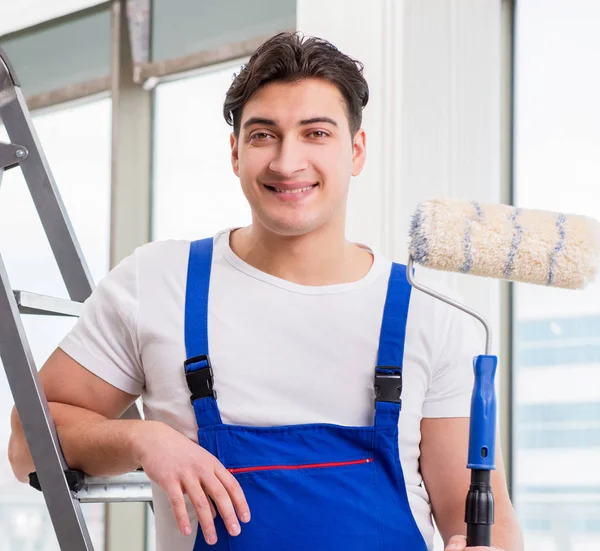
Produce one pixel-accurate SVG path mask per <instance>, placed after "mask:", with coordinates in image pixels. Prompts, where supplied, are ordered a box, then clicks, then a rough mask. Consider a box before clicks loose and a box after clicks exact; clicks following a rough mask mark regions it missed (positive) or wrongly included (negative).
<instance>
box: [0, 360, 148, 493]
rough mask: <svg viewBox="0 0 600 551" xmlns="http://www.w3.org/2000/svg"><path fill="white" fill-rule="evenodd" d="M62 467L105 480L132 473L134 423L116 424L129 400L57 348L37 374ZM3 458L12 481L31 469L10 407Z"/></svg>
mask: <svg viewBox="0 0 600 551" xmlns="http://www.w3.org/2000/svg"><path fill="white" fill-rule="evenodd" d="M40 380H41V383H42V386H43V387H44V392H45V393H46V398H47V399H48V402H49V407H50V413H51V414H52V418H53V420H54V423H55V425H56V429H57V433H58V436H59V439H60V442H61V447H62V450H63V453H64V454H65V459H66V461H67V464H68V465H69V466H70V467H71V468H73V469H79V470H82V471H84V472H86V473H88V474H91V475H98V476H110V475H114V474H118V473H123V472H128V471H132V470H135V469H136V468H137V467H138V466H139V465H135V461H134V460H133V450H132V446H131V435H132V434H133V432H134V431H132V430H131V429H132V427H133V426H134V425H135V424H139V423H140V421H116V419H118V418H119V417H120V416H121V414H122V413H123V412H124V411H125V410H126V409H127V408H128V407H129V406H130V405H131V404H132V403H133V402H134V401H135V398H136V397H135V396H132V395H130V394H127V393H125V392H123V391H121V390H119V389H117V388H115V387H113V386H111V385H109V384H108V383H106V382H105V381H103V380H102V379H99V378H98V377H96V376H95V375H93V374H92V373H91V372H89V371H88V370H87V369H84V368H83V367H82V366H80V365H79V364H78V363H77V362H76V361H75V360H73V359H72V358H70V357H69V356H68V355H67V354H65V353H64V352H63V351H62V350H60V349H57V350H56V351H55V352H54V353H53V354H52V355H51V356H50V358H48V361H47V362H46V363H45V364H44V366H43V367H42V369H41V370H40ZM11 429H12V434H11V437H10V441H9V447H8V455H9V461H10V464H11V467H12V469H13V472H14V474H15V476H16V477H17V479H18V480H20V481H21V482H27V480H28V477H27V475H28V474H29V473H30V472H32V471H34V470H35V467H34V465H33V460H32V458H31V454H30V453H29V448H28V446H27V442H26V440H25V434H24V433H23V428H22V426H21V422H20V420H19V416H18V413H17V410H16V408H13V411H12V413H11Z"/></svg>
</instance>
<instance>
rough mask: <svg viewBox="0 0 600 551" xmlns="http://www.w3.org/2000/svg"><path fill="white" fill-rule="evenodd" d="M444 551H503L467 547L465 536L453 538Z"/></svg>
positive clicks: (497, 548)
mask: <svg viewBox="0 0 600 551" xmlns="http://www.w3.org/2000/svg"><path fill="white" fill-rule="evenodd" d="M444 551H503V549H500V548H499V547H479V546H478V547H467V538H466V537H465V536H452V537H451V538H450V541H448V545H446V548H445V550H444Z"/></svg>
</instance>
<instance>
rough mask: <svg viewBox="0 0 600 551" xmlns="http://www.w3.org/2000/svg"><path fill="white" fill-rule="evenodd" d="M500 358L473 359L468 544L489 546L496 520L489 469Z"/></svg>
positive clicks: (466, 510) (467, 504) (481, 357)
mask: <svg viewBox="0 0 600 551" xmlns="http://www.w3.org/2000/svg"><path fill="white" fill-rule="evenodd" d="M497 365H498V358H496V356H478V357H477V358H475V360H474V371H475V386H474V388H473V396H472V399H471V424H470V432H469V460H468V461H469V462H468V464H467V467H468V468H469V469H471V486H470V488H469V493H468V494H467V503H466V507H465V522H466V523H467V545H468V546H469V547H476V546H483V547H489V546H490V545H491V539H492V525H493V524H494V495H493V493H492V485H491V476H490V474H491V473H490V471H492V470H493V469H495V468H496V466H495V464H494V457H495V455H496V453H495V452H496V392H495V389H494V376H495V374H496V366H497Z"/></svg>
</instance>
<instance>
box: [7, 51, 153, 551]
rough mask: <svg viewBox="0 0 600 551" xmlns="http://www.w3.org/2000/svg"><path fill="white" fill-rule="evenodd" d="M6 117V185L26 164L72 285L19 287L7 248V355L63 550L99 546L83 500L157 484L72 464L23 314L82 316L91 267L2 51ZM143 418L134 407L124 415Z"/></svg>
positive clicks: (145, 491)
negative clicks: (56, 289) (49, 291)
mask: <svg viewBox="0 0 600 551" xmlns="http://www.w3.org/2000/svg"><path fill="white" fill-rule="evenodd" d="M0 121H1V122H3V124H4V126H5V128H6V130H7V132H8V136H9V140H10V142H11V143H1V142H0V184H1V182H2V175H3V173H4V171H5V170H9V169H12V168H20V169H21V171H22V173H23V176H24V178H25V181H26V183H27V187H28V189H29V191H30V193H31V196H32V199H33V202H34V204H35V208H36V210H37V213H38V215H39V217H40V220H41V222H42V226H43V228H44V231H45V233H46V236H47V238H48V241H49V243H50V247H51V249H52V252H53V255H54V257H55V259H56V262H57V264H58V267H59V270H60V273H61V275H62V278H63V280H64V282H65V285H66V288H67V292H68V294H69V297H70V300H66V299H62V298H55V297H49V296H45V295H40V294H36V293H30V292H26V291H22V290H14V289H12V287H11V285H10V281H9V280H8V274H7V271H6V268H5V265H4V262H3V260H2V254H1V251H0V358H1V360H2V363H3V365H4V370H5V371H6V376H7V379H8V384H9V386H10V390H11V392H12V395H13V398H14V400H15V405H16V407H17V411H18V413H19V417H20V419H21V422H22V424H23V429H24V432H25V437H26V439H27V444H28V445H29V449H30V450H31V454H32V457H33V461H34V464H35V467H36V472H35V473H32V474H31V475H30V484H31V485H32V486H33V487H35V488H37V489H38V490H41V491H42V493H43V496H44V499H45V501H46V505H47V507H48V511H49V513H50V519H51V521H52V525H53V527H54V530H55V532H56V536H57V539H58V542H59V545H60V548H61V550H63V551H84V550H85V551H93V546H92V542H91V540H90V536H89V533H88V529H87V526H86V524H85V519H84V517H83V514H82V511H81V506H80V504H81V503H108V502H131V501H141V502H151V501H152V494H151V488H150V481H149V479H148V478H147V476H146V475H145V474H144V473H143V472H141V471H137V472H133V473H127V474H124V475H121V476H117V477H111V478H98V477H90V476H87V475H86V474H85V473H82V472H79V471H74V470H71V469H69V468H68V466H67V464H66V462H65V458H64V456H63V453H62V450H61V448H60V444H59V441H58V437H57V433H56V428H55V426H54V422H53V420H52V417H51V415H50V411H49V408H48V402H47V400H46V396H45V394H44V391H43V388H42V386H41V384H40V380H39V377H38V370H37V367H36V365H35V362H34V360H33V356H32V353H31V349H30V346H29V343H28V341H27V336H26V334H25V330H24V327H23V322H22V319H21V315H22V314H37V315H53V316H71V317H77V316H79V314H80V312H81V307H82V304H83V302H84V301H85V300H86V299H87V298H88V297H89V296H90V294H91V293H92V290H93V288H94V282H93V280H92V277H91V274H90V271H89V269H88V267H87V264H86V262H85V259H84V257H83V254H82V251H81V248H80V246H79V243H78V241H77V238H76V236H75V234H74V231H73V228H72V226H71V223H70V221H69V218H68V216H67V213H66V210H65V207H64V205H63V202H62V200H61V197H60V194H59V192H58V189H57V187H56V184H55V181H54V179H53V176H52V173H51V171H50V167H49V165H48V162H47V160H46V158H45V155H44V152H43V150H42V147H41V144H40V142H39V139H38V137H37V134H36V131H35V128H34V126H33V123H32V119H31V114H30V113H29V110H28V108H27V105H26V102H25V98H24V95H23V93H22V91H21V86H20V84H19V81H18V79H17V76H16V74H15V71H14V69H13V68H12V66H11V64H10V62H9V60H8V57H7V56H6V54H5V53H4V52H3V51H2V49H0ZM125 416H126V417H129V418H131V417H133V418H136V417H137V418H139V417H140V414H139V411H138V409H137V407H136V406H135V405H133V406H132V407H131V408H130V409H129V410H128V411H127V412H126V413H125V414H124V417H125Z"/></svg>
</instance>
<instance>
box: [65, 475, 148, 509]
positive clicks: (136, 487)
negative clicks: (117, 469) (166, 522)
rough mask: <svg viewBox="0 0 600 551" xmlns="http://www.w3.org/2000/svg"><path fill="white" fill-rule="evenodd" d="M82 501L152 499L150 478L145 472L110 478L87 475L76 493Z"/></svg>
mask: <svg viewBox="0 0 600 551" xmlns="http://www.w3.org/2000/svg"><path fill="white" fill-rule="evenodd" d="M74 496H75V498H77V499H78V500H79V501H80V503H117V502H131V501H146V502H151V501H152V487H151V485H150V479H149V478H148V476H147V475H146V473H143V472H134V473H127V474H123V475H119V476H113V477H110V478H102V477H92V476H87V475H86V476H85V482H84V484H83V487H82V488H81V490H79V491H78V492H75V493H74Z"/></svg>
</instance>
